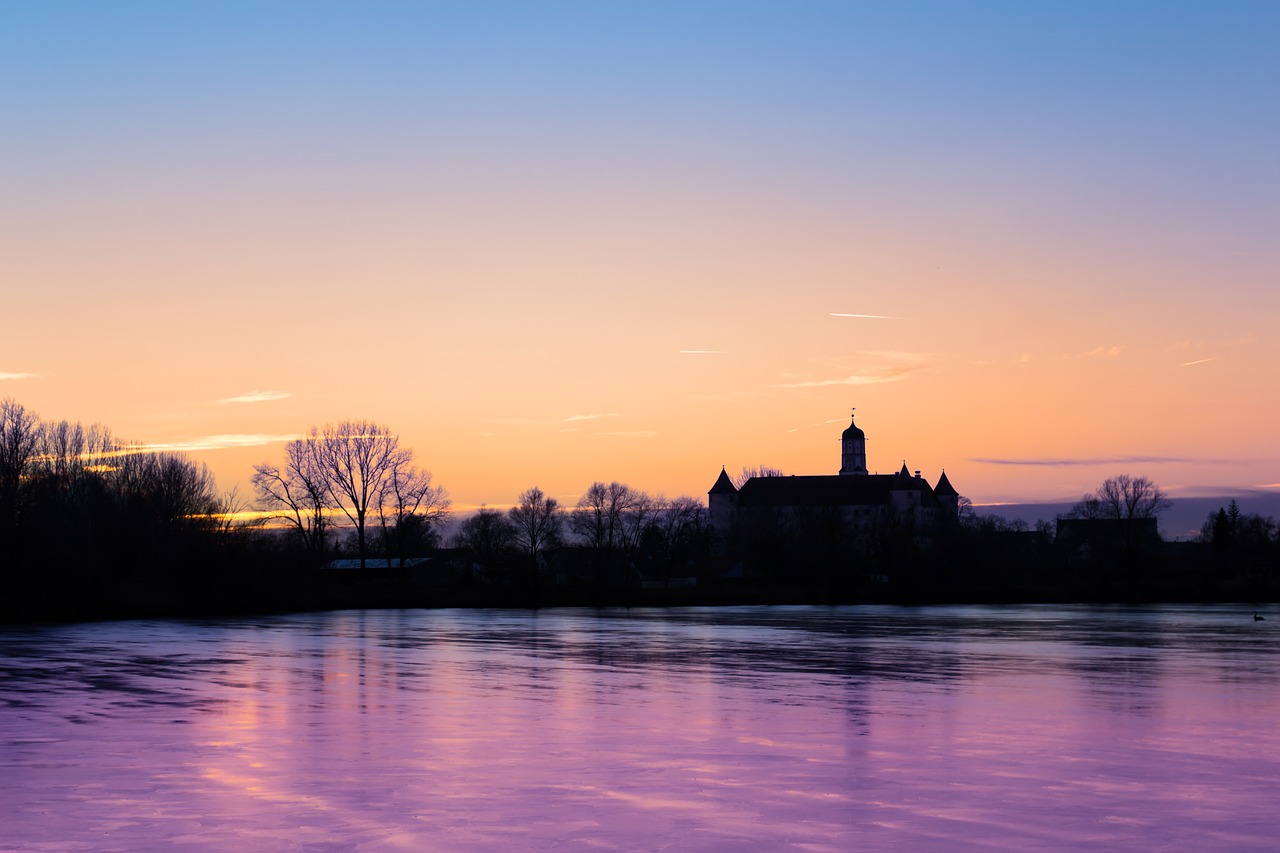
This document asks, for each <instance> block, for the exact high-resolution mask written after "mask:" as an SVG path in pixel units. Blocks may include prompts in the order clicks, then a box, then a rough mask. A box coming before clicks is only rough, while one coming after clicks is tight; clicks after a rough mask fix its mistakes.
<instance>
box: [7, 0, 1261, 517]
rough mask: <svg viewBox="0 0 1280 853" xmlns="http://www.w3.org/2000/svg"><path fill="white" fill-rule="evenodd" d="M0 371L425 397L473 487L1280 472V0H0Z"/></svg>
mask: <svg viewBox="0 0 1280 853" xmlns="http://www.w3.org/2000/svg"><path fill="white" fill-rule="evenodd" d="M0 128H2V131H0V318H3V323H2V324H0V328H2V329H3V333H2V334H0V398H4V397H11V398H14V399H16V400H17V401H18V402H20V403H22V404H23V405H24V406H26V407H27V408H28V409H31V410H33V411H35V412H37V413H38V414H39V415H40V416H41V417H42V418H44V419H46V420H61V419H67V420H71V421H82V422H84V423H86V424H88V423H94V422H98V423H102V424H105V425H106V426H108V427H110V428H111V430H112V431H113V432H114V433H115V434H116V435H117V436H118V437H121V438H125V439H128V440H132V441H139V442H143V443H147V444H153V445H156V446H162V447H166V448H171V449H182V450H186V451H188V452H190V453H191V454H192V456H193V457H194V458H196V459H198V460H200V461H203V462H206V463H207V464H208V465H209V466H210V468H211V469H212V470H213V472H214V474H215V475H216V477H217V479H218V483H219V486H220V487H221V488H224V489H230V488H238V489H239V490H240V492H241V494H242V495H251V492H252V490H251V488H250V487H249V485H248V479H249V476H250V474H251V473H252V467H253V465H254V464H256V463H260V462H278V461H280V460H281V459H282V457H283V443H284V442H285V441H287V440H288V439H290V438H292V437H295V436H297V435H299V434H301V433H304V432H306V431H307V430H308V429H309V428H310V427H312V426H322V425H324V424H326V423H330V422H338V421H341V420H344V419H366V420H372V421H376V422H378V423H383V424H386V425H388V426H390V427H391V428H392V429H393V430H395V431H397V432H398V433H399V434H400V436H401V440H402V441H403V442H404V443H405V444H407V445H408V446H410V447H412V448H413V450H414V451H415V454H416V459H417V461H418V463H419V464H421V465H422V466H423V467H425V468H427V469H428V470H430V471H432V472H433V474H434V475H435V482H436V483H438V484H439V485H441V486H444V487H445V488H446V489H447V490H448V491H449V492H450V494H451V496H452V498H453V500H454V503H455V505H456V506H457V507H459V508H468V507H474V506H478V505H481V504H488V505H490V506H501V505H504V504H509V503H511V502H513V501H514V500H515V499H516V496H517V495H518V494H519V493H520V492H522V491H524V490H525V489H527V488H529V487H532V486H538V487H540V488H542V489H543V490H544V491H545V492H547V493H548V494H551V495H553V496H555V497H557V498H559V499H560V500H562V501H564V502H566V503H572V502H574V501H576V499H577V497H578V496H579V495H580V494H581V493H582V492H583V491H585V490H586V488H587V487H588V486H589V485H590V484H591V483H592V482H594V481H605V482H608V481H611V480H618V481H622V482H626V483H629V484H630V485H632V486H634V487H636V488H640V489H644V490H646V491H649V492H651V493H655V494H656V493H662V494H665V495H667V496H669V497H675V496H677V495H684V494H689V495H695V496H703V495H705V493H706V491H707V489H709V488H710V486H711V484H712V483H713V482H714V480H715V478H716V476H717V475H718V473H719V471H720V468H721V466H724V467H725V468H727V469H728V471H729V472H730V473H736V472H738V471H740V470H741V469H742V468H744V467H748V466H758V465H768V466H771V467H776V468H780V469H782V470H783V471H785V472H787V473H794V474H824V473H832V474H833V473H835V472H836V471H837V470H838V468H839V465H840V446H839V435H840V432H841V431H842V430H843V429H844V428H845V427H846V426H847V425H848V423H849V413H850V409H851V407H856V411H857V423H858V425H859V426H860V427H861V428H862V429H864V430H865V431H866V433H867V438H868V446H867V452H868V466H869V468H870V469H871V470H872V471H873V472H875V471H879V472H881V473H889V472H892V471H896V470H897V469H898V468H900V467H901V466H902V464H903V463H904V462H905V463H906V464H907V465H908V467H909V468H911V469H912V470H916V469H919V470H921V471H922V472H923V474H924V475H925V476H926V477H928V478H929V479H930V480H931V481H936V479H937V477H938V475H939V474H940V473H941V472H942V471H943V470H944V469H945V471H946V473H947V476H948V479H949V480H950V481H951V482H952V483H953V484H954V485H955V487H956V488H957V489H958V490H959V491H960V493H961V494H963V495H965V496H966V497H968V498H970V499H971V500H972V501H973V502H974V503H976V504H991V503H1000V502H1010V501H1015V502H1026V501H1052V500H1063V499H1072V498H1078V497H1079V496H1080V495H1081V494H1083V493H1085V492H1088V491H1091V490H1092V489H1093V488H1094V487H1096V486H1097V485H1098V484H1099V483H1100V482H1101V481H1102V480H1103V479H1105V478H1106V477H1108V476H1112V475H1114V474H1118V473H1130V474H1133V475H1143V476H1147V477H1149V478H1151V479H1152V480H1154V481H1156V482H1157V483H1158V484H1160V485H1161V486H1162V487H1164V488H1165V489H1166V490H1167V491H1168V492H1169V493H1170V494H1172V495H1174V496H1179V495H1191V494H1205V493H1231V492H1232V491H1237V490H1244V489H1270V490H1280V446H1277V441H1276V435H1277V432H1276V421H1277V415H1280V378H1278V373H1277V367H1278V366H1280V344H1277V341H1276V337H1275V335H1274V330H1275V328H1276V326H1277V320H1280V286H1277V285H1280V240H1278V239H1277V237H1278V236H1280V156H1277V152H1280V4H1277V3H1274V2H1270V0H1266V1H1265V2H1230V0H1227V2H1220V1H1219V0H1215V1H1214V2H1181V0H1160V2H1137V0H1135V2H1118V3H1117V2H1111V1H1110V0H1108V2H1089V0H1072V2H1051V0H1046V1H1045V2H1036V3H1026V2H964V3H956V2H938V3H932V2H853V0H849V2H803V0H799V2H785V3H784V2H773V3H760V2H746V1H745V0H734V2H660V0H655V1H654V2H621V1H620V2H587V0H577V1H576V2H483V0H469V1H468V2H457V3H452V2H450V3H444V2H413V3H399V2H378V0H374V1H373V2H367V3H358V4H357V3H326V2H307V3H286V2H277V3H258V2H216V3H214V2H191V3H172V2H125V0H121V2H112V3H99V2H71V0H66V2H52V3H7V4H0Z"/></svg>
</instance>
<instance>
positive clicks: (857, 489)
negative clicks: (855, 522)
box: [738, 465, 938, 509]
mask: <svg viewBox="0 0 1280 853" xmlns="http://www.w3.org/2000/svg"><path fill="white" fill-rule="evenodd" d="M905 470H906V466H905V465H904V466H903V471H905ZM903 471H899V472H898V473H897V474H867V475H866V476H862V477H842V476H839V475H832V476H815V477H752V478H751V479H750V480H747V482H745V483H743V484H742V488H741V489H739V490H738V506H739V507H741V508H744V509H747V508H751V507H758V508H762V509H764V508H775V507H830V506H880V505H887V504H888V503H889V496H890V493H891V492H902V491H915V492H919V493H920V501H921V504H922V505H924V506H937V505H938V499H937V497H936V496H935V495H934V491H933V489H932V488H931V487H930V486H929V484H928V483H927V482H926V481H925V480H923V479H921V478H920V477H913V476H911V475H910V474H907V475H906V476H905V477H904V476H903Z"/></svg>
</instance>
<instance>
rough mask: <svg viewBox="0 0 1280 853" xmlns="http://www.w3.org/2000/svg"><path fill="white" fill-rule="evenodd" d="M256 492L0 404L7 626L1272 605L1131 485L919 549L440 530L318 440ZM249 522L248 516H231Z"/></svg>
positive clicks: (395, 479) (348, 455) (659, 525)
mask: <svg viewBox="0 0 1280 853" xmlns="http://www.w3.org/2000/svg"><path fill="white" fill-rule="evenodd" d="M253 483H254V488H255V495H254V497H253V498H252V499H251V500H242V499H240V498H239V497H238V496H236V495H234V494H219V493H218V492H217V490H216V488H215V485H214V481H213V478H212V476H211V475H210V474H209V472H208V470H207V469H206V468H205V467H204V466H203V465H200V464H198V463H195V462H193V461H191V460H190V459H188V458H186V457H184V456H182V455H180V454H174V453H165V452H155V451H154V450H151V449H148V448H145V447H141V446H138V445H134V444H129V443H125V442H120V441H117V440H115V439H114V438H113V437H112V436H111V435H110V433H109V432H108V431H107V430H105V429H104V428H101V427H97V426H94V427H84V426H82V425H80V424H71V423H67V422H65V421H64V422H59V423H45V422H42V421H40V420H39V418H37V417H36V416H35V415H34V414H32V413H30V412H28V411H26V410H25V409H24V408H23V407H22V406H21V405H19V404H17V403H14V402H13V401H11V400H6V401H2V402H0V620H3V621H8V622H30V621H49V620H79V619H100V618H129V617H150V616H190V617H206V616H226V615H240V614H250V613H263V612H284V611H298V610H320V609H338V608H358V607H441V606H464V607H465V606H485V607H490V606H494V607H542V606H570V605H571V606H677V605H719V604H854V603H872V602H884V603H902V604H923V603H961V602H991V603H996V602H1046V603H1049V602H1158V601H1203V602H1218V601H1241V602H1261V601H1275V600H1277V598H1280V596H1278V595H1277V593H1280V573H1277V571H1276V567H1277V564H1280V537H1278V534H1277V527H1276V524H1275V522H1274V521H1273V520H1272V519H1270V518H1264V517H1260V516H1256V515H1250V514H1245V513H1242V512H1240V510H1239V509H1238V507H1236V505H1235V504H1234V502H1232V503H1231V504H1229V505H1227V506H1224V507H1222V508H1221V509H1220V510H1219V511H1217V512H1215V513H1213V514H1211V515H1210V517H1209V518H1207V519H1206V521H1205V524H1204V529H1203V531H1202V534H1201V536H1200V538H1199V541H1196V542H1164V541H1162V540H1161V539H1160V537H1159V535H1158V533H1157V532H1156V531H1157V528H1156V517H1157V516H1158V514H1159V513H1160V511H1161V510H1162V509H1163V508H1164V507H1165V506H1167V502H1166V501H1165V499H1164V497H1163V495H1161V494H1160V493H1159V490H1158V489H1156V488H1155V487H1154V485H1153V484H1151V483H1150V482H1149V481H1147V480H1145V479H1144V478H1129V477H1117V478H1112V479H1111V480H1108V481H1107V482H1106V483H1104V484H1103V486H1102V487H1100V488H1099V490H1098V491H1097V492H1096V493H1095V494H1093V495H1087V496H1085V498H1084V499H1082V501H1081V502H1080V504H1079V505H1078V506H1077V508H1076V510H1075V511H1074V512H1072V513H1071V514H1070V515H1069V516H1068V517H1064V518H1062V519H1059V520H1058V521H1057V523H1056V524H1054V523H1042V524H1040V525H1037V527H1036V528H1034V529H1030V528H1028V527H1026V526H1025V525H1022V524H1018V523H1012V524H1011V523H1009V522H1006V521H1005V520H1003V519H1001V518H999V517H997V516H981V515H977V514H975V513H973V512H972V510H971V508H969V507H968V506H967V505H964V504H963V503H962V510H961V512H960V516H959V518H958V519H957V520H956V522H955V523H954V524H948V525H946V526H944V527H943V528H942V529H939V530H935V531H930V532H929V533H928V534H927V535H924V534H921V533H920V532H918V531H912V530H907V529H902V528H900V527H894V526H893V525H888V524H886V525H881V526H880V527H878V528H876V529H875V530H873V531H872V532H870V533H867V532H866V531H865V530H863V531H860V532H859V533H858V534H857V535H854V533H853V532H852V531H851V529H850V527H849V526H848V525H846V524H843V523H841V520H840V518H839V516H838V514H833V513H831V512H823V511H814V512H813V513H809V514H804V513H792V514H790V515H787V516H785V517H776V518H769V519H759V518H757V519H741V520H739V523H738V524H737V525H736V526H734V527H733V528H731V529H728V530H724V529H714V528H713V527H712V525H711V524H710V523H709V519H708V517H707V510H706V507H705V505H704V503H703V502H702V501H701V500H700V499H696V498H691V497H681V498H675V499H672V500H668V499H666V498H663V497H662V496H652V495H649V494H647V493H645V492H643V491H640V490H637V489H634V488H632V487H630V486H627V485H626V484H621V483H616V482H614V483H608V484H605V483H594V484H592V485H591V486H590V487H589V488H588V489H587V490H586V491H585V492H584V494H583V496H582V498H581V499H580V500H579V501H578V503H577V504H576V505H575V506H573V507H562V506H560V505H558V504H557V502H556V501H555V500H554V499H553V498H550V497H548V496H546V495H545V494H543V493H542V492H541V491H540V490H539V489H537V488H532V489H529V490H527V491H526V492H524V493H523V494H521V495H520V496H519V497H518V499H517V500H516V502H515V504H514V506H512V507H511V508H510V509H508V510H504V511H500V510H496V509H482V510H480V511H479V512H477V513H474V514H472V515H470V516H468V517H466V518H464V519H462V520H460V521H454V522H453V523H452V524H451V525H449V524H447V522H448V513H447V511H448V508H449V504H448V496H447V494H446V493H445V492H444V490H443V489H440V488H439V487H438V486H435V485H434V484H433V483H432V481H431V475H430V474H429V473H428V472H426V471H423V470H421V469H419V468H417V467H416V466H415V465H414V464H413V454H412V452H410V451H409V450H407V449H405V448H402V447H401V446H400V445H399V442H398V439H397V438H396V436H395V435H394V434H392V433H390V432H389V431H388V430H386V428H385V427H380V426H378V425H376V424H370V423H365V422H344V423H342V424H338V425H337V426H329V427H325V428H324V429H323V430H312V431H311V433H310V434H309V435H308V436H306V437H304V438H302V439H299V440H298V441H295V442H290V443H289V444H288V445H287V446H286V448H285V458H284V460H283V462H282V463H281V464H279V465H276V464H271V463H264V464H262V465H259V466H256V468H255V473H254V478H253ZM250 507H253V508H256V509H257V510H258V515H256V516H253V517H249V516H246V513H245V510H247V509H249V508H250Z"/></svg>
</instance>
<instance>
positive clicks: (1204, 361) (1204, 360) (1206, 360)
mask: <svg viewBox="0 0 1280 853" xmlns="http://www.w3.org/2000/svg"><path fill="white" fill-rule="evenodd" d="M1219 358H1221V356H1216V355H1215V356H1213V357H1212V358H1197V359H1196V360H1195V361H1184V362H1183V363H1182V364H1179V365H1178V367H1191V366H1192V365H1196V364H1208V363H1209V362H1211V361H1217V360H1218V359H1219Z"/></svg>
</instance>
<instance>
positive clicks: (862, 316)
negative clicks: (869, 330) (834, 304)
mask: <svg viewBox="0 0 1280 853" xmlns="http://www.w3.org/2000/svg"><path fill="white" fill-rule="evenodd" d="M827 316H828V317H852V318H854V319H857V320H905V319H907V318H906V317H890V316H889V315H887V314H840V313H837V312H835V311H832V312H831V313H830V314H828V315H827Z"/></svg>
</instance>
